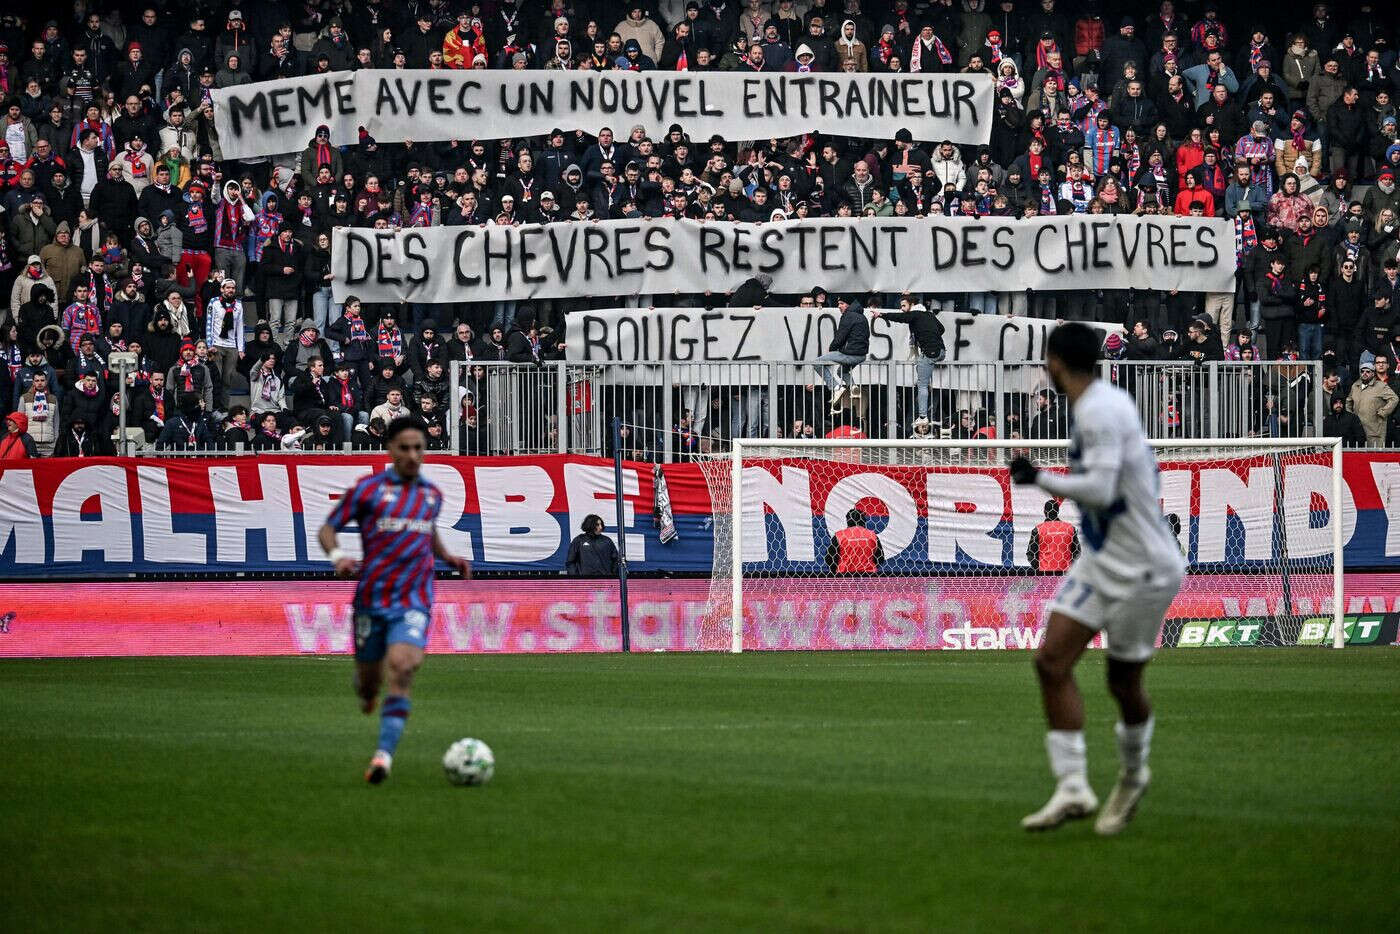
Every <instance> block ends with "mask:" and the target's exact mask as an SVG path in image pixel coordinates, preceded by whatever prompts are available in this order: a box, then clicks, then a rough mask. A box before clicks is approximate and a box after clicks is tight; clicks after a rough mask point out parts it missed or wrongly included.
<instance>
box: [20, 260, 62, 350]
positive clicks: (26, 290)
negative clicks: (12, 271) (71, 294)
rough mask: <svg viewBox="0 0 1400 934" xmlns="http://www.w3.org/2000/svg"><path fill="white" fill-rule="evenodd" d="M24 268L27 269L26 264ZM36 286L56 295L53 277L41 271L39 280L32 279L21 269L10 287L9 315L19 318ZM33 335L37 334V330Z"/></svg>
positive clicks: (56, 290)
mask: <svg viewBox="0 0 1400 934" xmlns="http://www.w3.org/2000/svg"><path fill="white" fill-rule="evenodd" d="M25 268H28V267H27V264H26V267H25ZM41 270H42V267H41ZM36 285H42V286H45V287H47V288H48V290H49V291H50V292H53V293H54V294H55V295H57V294H58V289H57V288H56V287H55V286H54V284H53V277H52V276H50V275H49V274H48V272H47V271H41V273H40V275H39V278H37V279H32V278H30V277H29V275H28V274H27V273H26V272H25V271H24V269H21V270H20V274H19V277H18V278H16V279H15V284H14V285H13V286H11V287H10V314H11V315H13V316H14V317H15V318H16V319H18V318H19V310H20V308H21V307H23V306H24V304H25V303H26V302H28V301H29V295H30V293H32V292H33V291H34V287H35V286H36ZM34 333H35V334H38V333H39V331H38V329H37V328H36V329H35V331H34Z"/></svg>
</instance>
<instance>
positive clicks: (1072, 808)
mask: <svg viewBox="0 0 1400 934" xmlns="http://www.w3.org/2000/svg"><path fill="white" fill-rule="evenodd" d="M1098 806H1099V799H1098V798H1096V797H1094V790H1093V789H1092V788H1090V787H1089V786H1088V785H1080V786H1077V787H1075V786H1068V787H1067V786H1065V785H1060V786H1059V787H1058V788H1056V789H1055V793H1054V794H1053V795H1051V796H1050V800H1049V801H1047V802H1045V807H1043V808H1041V809H1040V810H1039V811H1036V812H1035V813H1034V814H1027V815H1026V816H1025V817H1023V818H1021V826H1022V827H1024V828H1025V829H1026V830H1054V829H1055V828H1056V827H1058V826H1060V825H1061V824H1063V823H1064V822H1065V821H1067V820H1078V819H1079V818H1081V817H1088V816H1089V815H1090V814H1092V813H1094V811H1095V810H1097V809H1098Z"/></svg>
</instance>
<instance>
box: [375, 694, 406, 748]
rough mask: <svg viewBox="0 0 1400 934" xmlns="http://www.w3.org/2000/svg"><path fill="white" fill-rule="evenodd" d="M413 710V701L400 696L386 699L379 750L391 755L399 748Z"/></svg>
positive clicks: (380, 719)
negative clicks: (409, 713)
mask: <svg viewBox="0 0 1400 934" xmlns="http://www.w3.org/2000/svg"><path fill="white" fill-rule="evenodd" d="M412 709H413V701H411V700H409V699H408V698H407V697H400V696H399V695H398V694H390V695H389V696H388V697H386V698H384V707H383V708H382V709H381V711H380V714H379V748H380V749H381V750H383V751H384V752H387V753H388V754H389V755H391V756H392V755H393V754H394V750H395V749H397V748H398V746H399V737H401V736H403V728H404V724H406V723H407V722H408V712H409V711H410V710H412Z"/></svg>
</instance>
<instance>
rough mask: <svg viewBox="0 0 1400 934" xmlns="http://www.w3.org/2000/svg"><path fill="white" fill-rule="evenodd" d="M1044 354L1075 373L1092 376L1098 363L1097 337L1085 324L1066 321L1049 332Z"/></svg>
mask: <svg viewBox="0 0 1400 934" xmlns="http://www.w3.org/2000/svg"><path fill="white" fill-rule="evenodd" d="M1045 354H1046V356H1049V357H1055V358H1057V359H1058V360H1059V361H1060V362H1061V363H1063V364H1064V365H1065V366H1066V367H1068V368H1069V369H1070V370H1072V371H1074V372H1076V373H1085V374H1092V373H1093V372H1094V367H1095V365H1096V364H1097V363H1098V362H1099V335H1098V334H1097V333H1096V332H1095V331H1094V329H1093V328H1091V327H1089V325H1087V324H1084V323H1082V322H1079V321H1067V322H1065V323H1064V324H1062V325H1060V326H1059V327H1057V328H1055V330H1053V331H1051V332H1050V338H1049V340H1048V341H1046V344H1045Z"/></svg>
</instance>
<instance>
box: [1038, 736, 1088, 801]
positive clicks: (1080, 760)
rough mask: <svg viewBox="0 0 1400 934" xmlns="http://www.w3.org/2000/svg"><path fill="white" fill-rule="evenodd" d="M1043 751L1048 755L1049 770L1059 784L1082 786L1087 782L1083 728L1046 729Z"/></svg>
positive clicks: (1086, 755) (1086, 758) (1086, 756)
mask: <svg viewBox="0 0 1400 934" xmlns="http://www.w3.org/2000/svg"><path fill="white" fill-rule="evenodd" d="M1045 751H1046V752H1047V753H1048V754H1049V756H1050V771H1051V772H1052V773H1053V774H1054V776H1055V780H1056V781H1057V782H1058V783H1059V784H1060V785H1061V786H1066V785H1069V786H1072V787H1084V786H1087V785H1088V784H1089V778H1088V753H1087V751H1086V748H1085V745H1084V731H1083V730H1049V731H1047V732H1046V734H1045Z"/></svg>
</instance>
